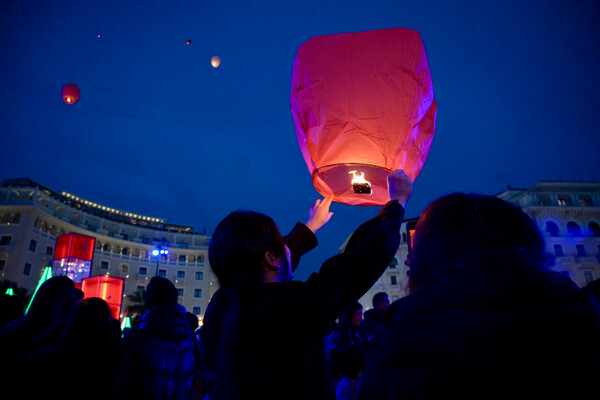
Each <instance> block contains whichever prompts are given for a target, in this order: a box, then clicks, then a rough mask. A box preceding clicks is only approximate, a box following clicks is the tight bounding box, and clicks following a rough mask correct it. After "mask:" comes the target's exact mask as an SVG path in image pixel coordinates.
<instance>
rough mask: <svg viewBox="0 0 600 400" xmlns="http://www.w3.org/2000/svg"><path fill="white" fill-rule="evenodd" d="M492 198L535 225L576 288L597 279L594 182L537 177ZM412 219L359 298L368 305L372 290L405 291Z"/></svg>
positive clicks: (599, 246)
mask: <svg viewBox="0 0 600 400" xmlns="http://www.w3.org/2000/svg"><path fill="white" fill-rule="evenodd" d="M496 197H498V198H500V199H503V200H506V201H508V202H511V203H513V204H516V205H518V206H519V207H520V208H521V209H522V210H523V211H524V212H525V213H526V214H527V215H529V216H530V217H531V218H532V219H533V220H534V221H535V222H536V224H537V225H538V227H539V229H540V231H541V233H542V235H543V236H544V239H545V241H546V251H547V252H548V253H549V254H551V255H553V256H554V257H555V265H554V266H553V267H552V269H553V270H555V271H558V272H560V273H562V274H565V275H567V276H569V277H570V278H571V279H572V280H573V281H574V282H575V283H576V284H577V286H579V287H584V286H586V285H587V284H588V283H590V282H592V281H594V280H596V279H598V278H600V183H598V182H555V181H541V182H539V183H538V184H536V185H535V186H533V187H532V188H530V189H513V188H511V187H510V186H509V187H508V189H507V190H505V191H503V192H501V193H498V194H497V195H496ZM415 223H416V218H413V219H407V220H406V221H404V222H403V223H402V228H401V232H402V233H401V235H402V237H401V240H400V246H399V248H398V251H397V253H396V257H395V258H394V260H393V261H392V263H391V264H390V266H389V267H388V269H387V270H386V271H385V272H384V273H383V275H382V276H381V278H379V280H378V281H377V282H376V283H375V285H374V286H373V287H372V288H371V289H370V290H369V291H368V292H367V293H366V294H365V295H364V296H363V297H362V298H361V299H360V300H359V301H360V303H361V304H362V306H363V307H364V309H365V310H366V309H369V308H372V303H371V299H372V298H373V295H374V294H375V293H377V292H387V293H388V295H389V297H390V302H392V301H394V300H397V299H399V298H401V297H404V296H406V295H407V294H408V275H407V271H408V267H407V266H406V265H405V264H404V261H405V260H406V258H407V256H408V249H409V237H410V236H409V230H410V228H411V227H412V226H414V224H415Z"/></svg>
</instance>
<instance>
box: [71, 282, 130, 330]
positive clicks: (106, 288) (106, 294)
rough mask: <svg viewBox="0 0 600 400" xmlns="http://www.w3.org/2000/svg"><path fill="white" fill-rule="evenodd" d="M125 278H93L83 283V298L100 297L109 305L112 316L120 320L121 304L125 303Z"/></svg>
mask: <svg viewBox="0 0 600 400" xmlns="http://www.w3.org/2000/svg"><path fill="white" fill-rule="evenodd" d="M124 283H125V280H124V279H123V278H115V277H112V276H105V275H101V276H92V277H91V278H85V279H84V280H82V281H81V290H82V291H83V298H84V299H87V298H90V297H99V298H101V299H102V300H104V301H106V302H107V303H108V307H109V308H110V313H111V315H112V316H113V317H114V318H115V319H116V320H119V319H120V314H121V304H122V302H123V285H124Z"/></svg>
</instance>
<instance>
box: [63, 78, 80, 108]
mask: <svg viewBox="0 0 600 400" xmlns="http://www.w3.org/2000/svg"><path fill="white" fill-rule="evenodd" d="M62 98H63V101H64V102H65V103H67V104H75V103H76V102H77V100H79V88H78V87H77V85H76V84H74V83H69V84H67V85H64V86H63V88H62Z"/></svg>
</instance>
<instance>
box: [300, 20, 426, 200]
mask: <svg viewBox="0 0 600 400" xmlns="http://www.w3.org/2000/svg"><path fill="white" fill-rule="evenodd" d="M290 102H291V111H292V116H293V118H294V125H295V127H296V135H297V137H298V144H299V146H300V150H301V151H302V155H303V157H304V161H305V162H306V165H307V167H308V170H309V172H310V174H311V175H312V181H313V185H314V187H315V189H317V191H318V192H319V193H321V194H322V195H323V196H325V197H328V196H331V195H333V196H334V201H337V202H340V203H345V204H351V205H365V206H369V205H381V204H385V203H386V202H387V201H388V200H389V196H388V191H387V176H388V174H389V173H390V172H391V171H394V170H396V169H403V170H404V171H405V172H406V174H407V175H408V176H409V177H410V178H411V179H412V180H413V181H414V180H415V178H416V177H417V175H418V174H419V172H420V171H421V168H422V167H423V164H424V163H425V159H426V158H427V154H428V153H429V148H430V146H431V142H432V140H433V135H434V130H435V119H436V115H437V106H436V104H435V101H434V98H433V84H432V81H431V75H430V72H429V65H428V62H427V56H426V54H425V48H424V46H423V43H422V41H421V36H420V34H419V32H417V31H413V30H410V29H404V28H394V29H382V30H375V31H366V32H358V33H342V34H334V35H325V36H318V37H314V38H312V39H310V40H309V41H307V42H306V43H304V44H302V45H301V46H300V47H299V48H298V52H297V53H296V57H295V58H294V68H293V72H292V90H291V96H290ZM349 174H350V176H349ZM353 176H354V177H363V178H364V179H365V180H366V183H365V182H362V183H357V182H352V178H353Z"/></svg>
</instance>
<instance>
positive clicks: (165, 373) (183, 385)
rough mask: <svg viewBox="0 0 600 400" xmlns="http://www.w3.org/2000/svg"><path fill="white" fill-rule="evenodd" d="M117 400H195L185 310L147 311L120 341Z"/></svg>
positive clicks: (178, 307) (170, 307)
mask: <svg viewBox="0 0 600 400" xmlns="http://www.w3.org/2000/svg"><path fill="white" fill-rule="evenodd" d="M122 345H123V356H122V357H123V361H122V363H121V368H120V370H119V374H118V376H117V383H116V387H115V393H114V396H113V397H114V398H117V399H145V400H146V399H195V398H196V393H195V387H194V377H195V372H196V369H195V359H194V358H195V353H194V341H193V336H192V329H191V327H190V325H189V323H188V320H187V318H186V317H185V308H184V307H183V306H181V305H179V304H168V305H161V306H157V307H154V308H152V309H150V310H148V311H147V312H146V313H145V314H144V315H142V317H141V318H140V321H139V324H138V327H137V328H135V329H131V330H130V331H129V333H128V334H127V335H126V336H125V338H124V339H123V343H122Z"/></svg>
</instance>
